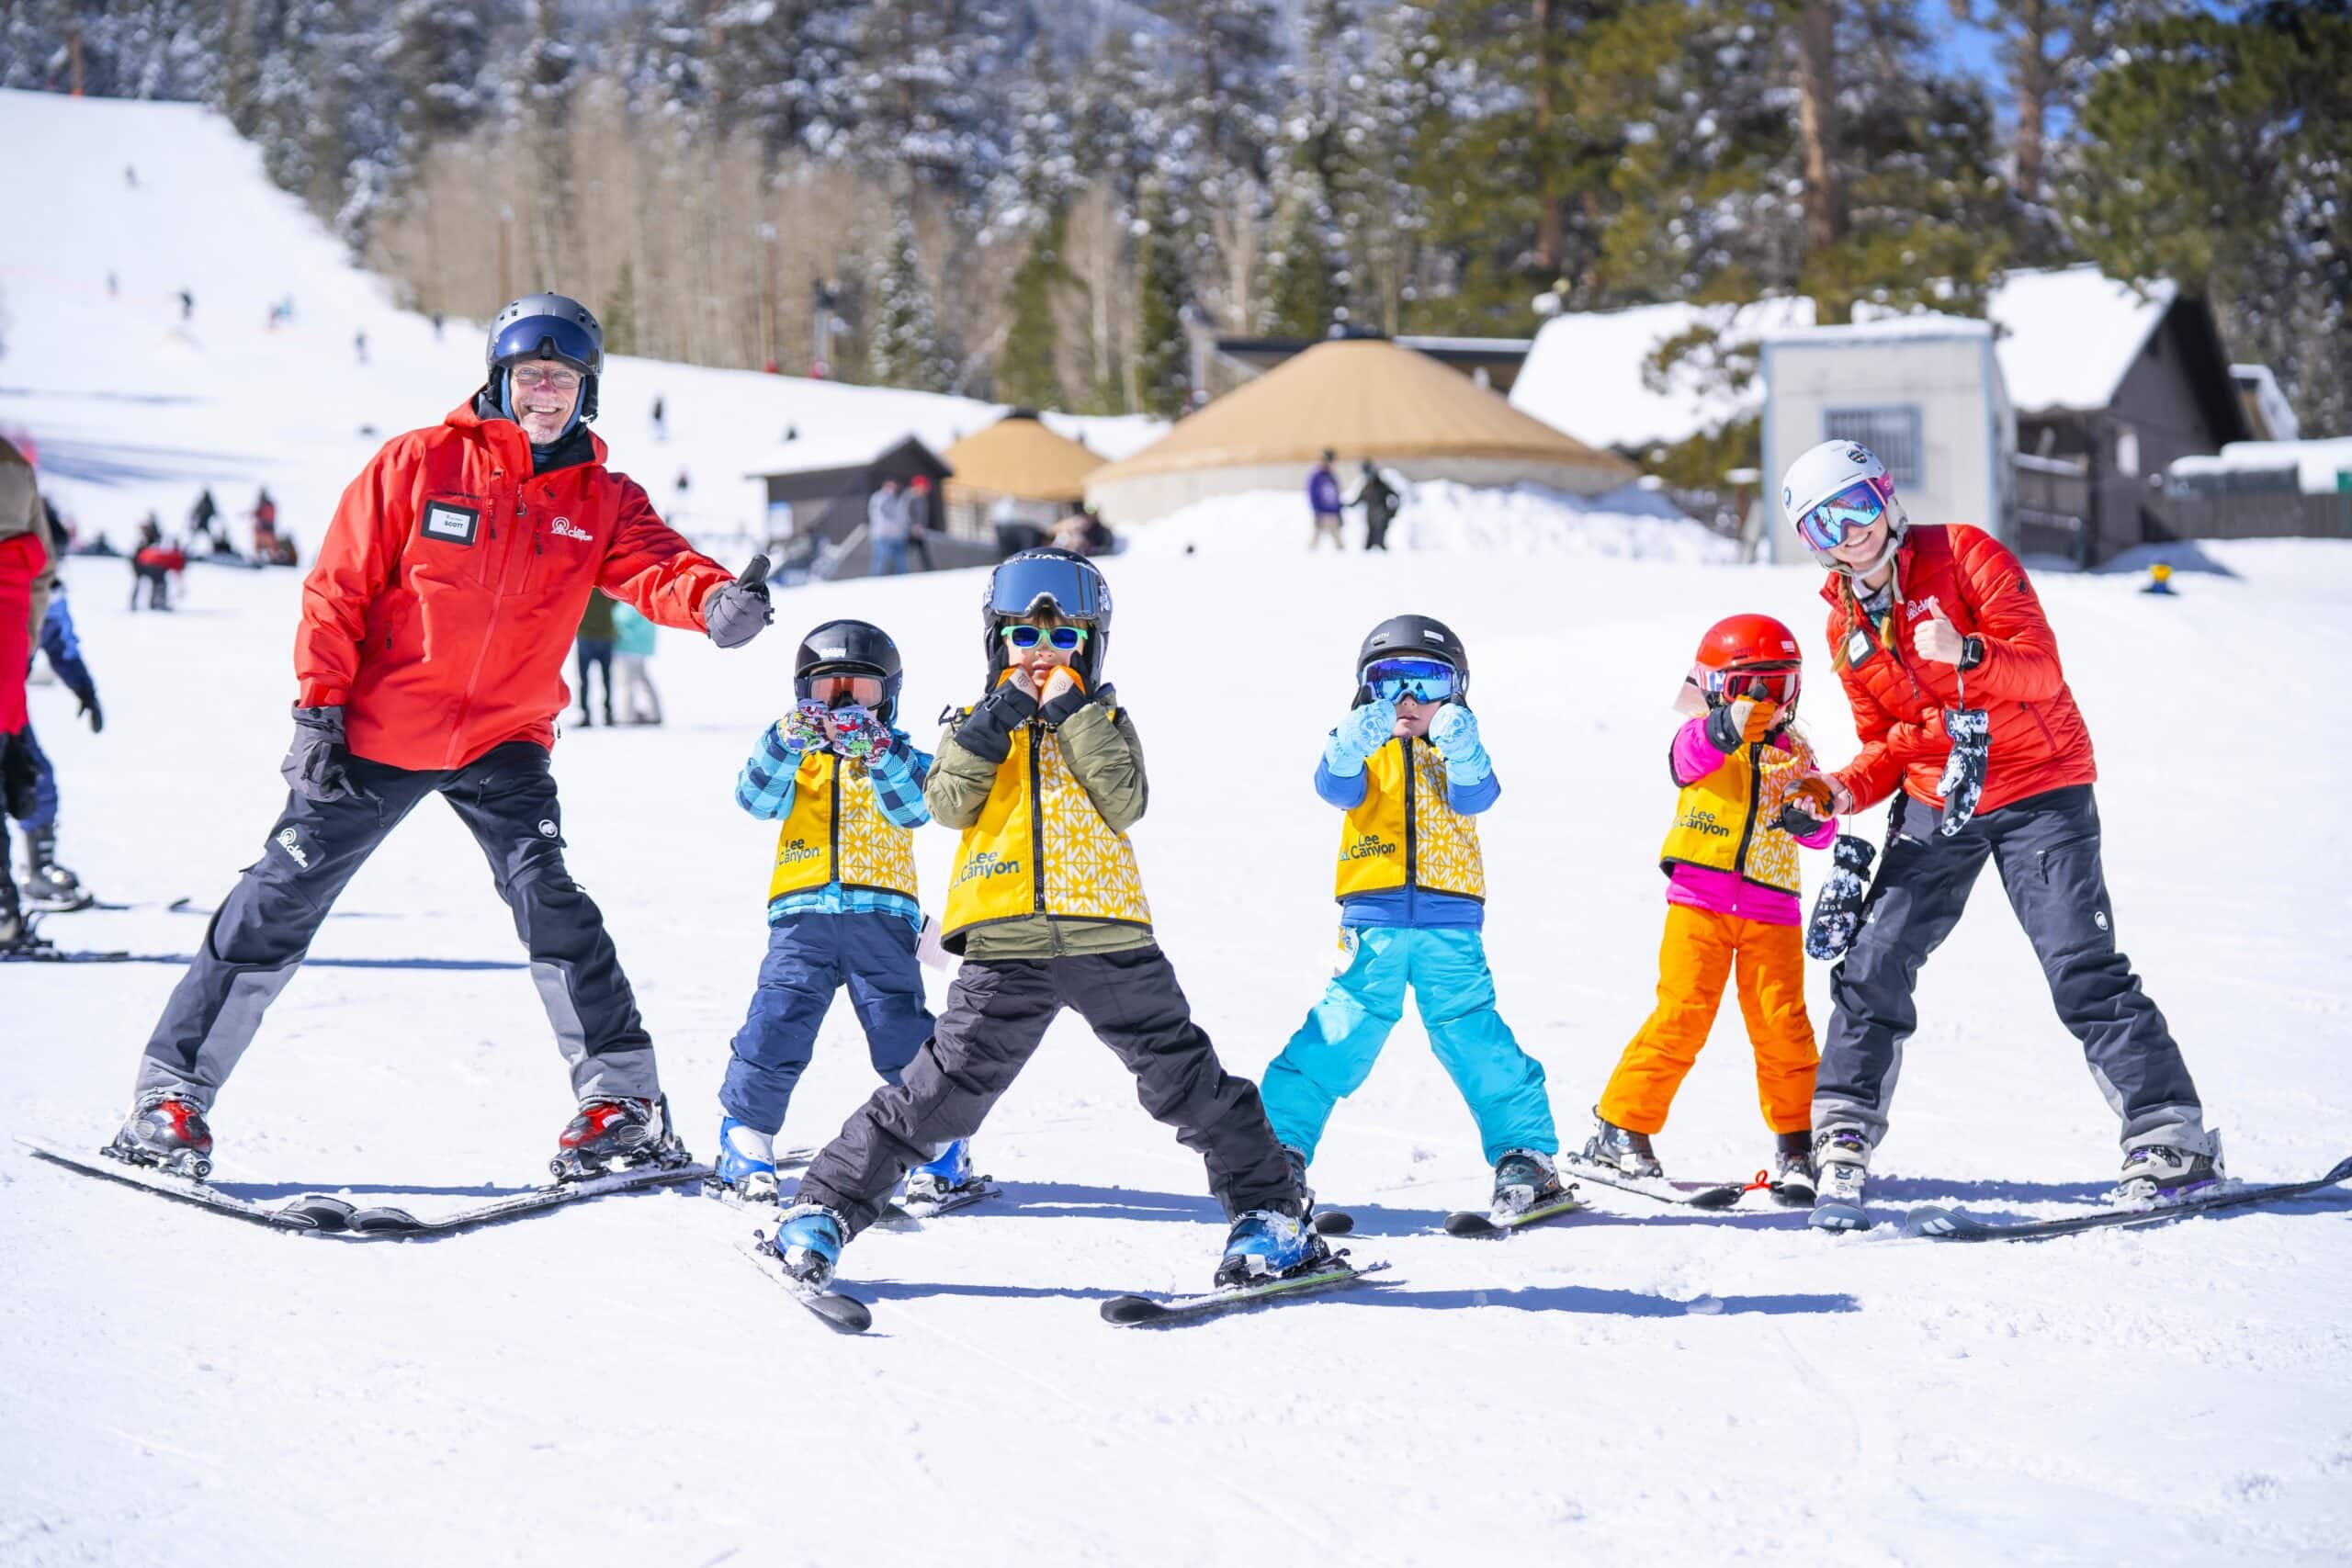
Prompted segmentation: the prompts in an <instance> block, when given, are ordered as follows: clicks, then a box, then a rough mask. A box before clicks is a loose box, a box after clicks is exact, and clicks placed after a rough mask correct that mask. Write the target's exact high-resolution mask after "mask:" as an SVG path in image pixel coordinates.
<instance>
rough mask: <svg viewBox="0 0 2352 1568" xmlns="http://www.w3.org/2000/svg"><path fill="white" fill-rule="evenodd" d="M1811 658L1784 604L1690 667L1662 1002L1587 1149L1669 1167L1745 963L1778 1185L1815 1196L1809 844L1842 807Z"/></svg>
mask: <svg viewBox="0 0 2352 1568" xmlns="http://www.w3.org/2000/svg"><path fill="white" fill-rule="evenodd" d="M1801 663H1802V658H1801V655H1800V654H1799V651H1798V649H1797V639H1796V634H1795V633H1794V632H1792V631H1791V630H1789V628H1788V627H1787V626H1782V625H1781V623H1780V622H1779V621H1776V620H1774V619H1773V618H1772V617H1771V616H1770V615H1733V616H1731V617H1729V618H1728V619H1725V620H1722V621H1718V622H1716V623H1715V624H1714V625H1713V626H1711V627H1709V628H1708V629H1707V635H1706V636H1705V637H1703V638H1702V639H1701V641H1700V643H1699V657H1698V660H1697V662H1696V663H1694V664H1693V665H1692V666H1691V673H1690V675H1689V676H1688V677H1687V678H1686V679H1685V681H1684V683H1683V691H1682V702H1681V704H1680V706H1681V707H1682V709H1683V711H1684V712H1686V713H1689V714H1690V715H1691V717H1690V718H1689V720H1688V721H1687V722H1686V723H1684V725H1683V726H1682V728H1680V729H1679V730H1677V731H1676V732H1675V736H1674V741H1673V744H1672V746H1671V747H1670V748H1669V749H1668V758H1667V761H1668V768H1669V770H1670V771H1671V773H1672V774H1673V778H1674V783H1675V787H1676V788H1677V789H1679V791H1680V792H1681V793H1680V795H1679V797H1678V798H1677V799H1676V801H1675V804H1674V825H1673V826H1672V827H1671V828H1669V829H1668V830H1667V836H1666V845H1665V848H1664V849H1663V850H1662V851H1661V852H1660V853H1659V865H1660V868H1661V869H1663V870H1664V871H1665V873H1666V874H1667V889H1666V905H1667V908H1666V941H1665V944H1664V946H1663V947H1662V948H1661V950H1660V952H1659V954H1658V982H1657V1009H1656V1010H1654V1011H1652V1012H1651V1014H1650V1016H1649V1018H1648V1020H1647V1021H1645V1022H1644V1023H1643V1025H1642V1027H1641V1031H1640V1032H1638V1033H1636V1034H1635V1035H1634V1039H1633V1042H1632V1043H1630V1044H1628V1045H1627V1046H1626V1047H1625V1053H1624V1055H1623V1056H1622V1057H1621V1058H1620V1059H1619V1060H1618V1063H1617V1070H1616V1071H1615V1072H1614V1073H1612V1074H1611V1075H1610V1078H1609V1087H1608V1088H1607V1089H1604V1090H1603V1091H1602V1092H1601V1096H1600V1104H1599V1105H1598V1106H1596V1107H1595V1108H1594V1111H1593V1117H1594V1122H1595V1132H1594V1136H1593V1139H1592V1141H1591V1142H1590V1143H1589V1144H1588V1145H1585V1151H1584V1158H1585V1159H1586V1160H1588V1161H1590V1162H1593V1163H1595V1164H1598V1165H1604V1166H1608V1167H1610V1168H1613V1169H1615V1170H1617V1171H1618V1172H1620V1173H1622V1174H1623V1175H1627V1176H1634V1177H1644V1178H1655V1177H1659V1176H1663V1175H1664V1174H1665V1172H1664V1171H1663V1169H1662V1168H1660V1166H1659V1164H1658V1159H1657V1153H1656V1151H1655V1150H1653V1149H1652V1148H1651V1146H1650V1138H1651V1136H1652V1135H1653V1134H1657V1133H1659V1132H1662V1131H1663V1130H1664V1129H1665V1127H1666V1117H1667V1111H1668V1110H1669V1109H1670V1108H1671V1107H1672V1105H1673V1103H1674V1093H1675V1090H1676V1089H1679V1088H1680V1087H1681V1085H1682V1079H1683V1077H1684V1075H1685V1074H1687V1073H1689V1072H1690V1070H1691V1066H1692V1064H1693V1063H1695V1062H1696V1061H1697V1060H1698V1059H1699V1049H1700V1047H1701V1046H1702V1045H1704V1044H1705V1043H1707V1033H1708V1031H1709V1030H1711V1029H1712V1028H1713V1026H1714V1021H1715V1010H1716V1008H1717V1007H1718V1006H1720V1005H1721V1004H1722V1001H1723V996H1724V985H1725V983H1726V982H1727V981H1729V980H1730V979H1731V978H1732V975H1733V970H1734V967H1735V965H1736V968H1737V972H1738V982H1739V1010H1740V1014H1741V1016H1742V1017H1743V1018H1744V1019H1745V1020H1746V1021H1747V1037H1748V1041H1749V1043H1751V1044H1753V1045H1754V1046H1755V1048H1756V1090H1757V1099H1758V1102H1759V1103H1760V1105H1761V1106H1762V1108H1763V1111H1764V1121H1765V1123H1766V1125H1768V1126H1769V1127H1770V1128H1771V1130H1772V1134H1773V1137H1774V1150H1773V1156H1772V1167H1771V1185H1772V1190H1773V1192H1774V1194H1775V1195H1776V1196H1779V1197H1781V1198H1783V1199H1785V1200H1786V1201H1790V1202H1804V1203H1810V1202H1811V1201H1813V1172H1812V1165H1811V1156H1812V1141H1813V1079H1814V1069H1815V1067H1816V1066H1819V1064H1820V1061H1821V1057H1820V1054H1819V1053H1818V1052H1817V1051H1816V1050H1815V1045H1814V1034H1813V1021H1812V1020H1811V1019H1809V1018H1807V1017H1806V1016H1805V1010H1804V930H1803V918H1802V914H1801V912H1800V910H1799V908H1798V902H1797V894H1798V889H1799V886H1800V884H1799V882H1798V876H1797V850H1798V849H1799V848H1800V847H1803V848H1805V849H1814V850H1817V849H1824V848H1826V847H1827V846H1828V845H1829V844H1830V843H1831V842H1832V841H1833V840H1835V839H1836V837H1837V820H1836V818H1835V815H1834V814H1833V813H1832V811H1831V809H1830V806H1829V802H1828V789H1827V786H1826V784H1825V783H1823V782H1822V781H1821V780H1819V779H1817V778H1816V777H1815V776H1813V775H1814V774H1815V761H1814V757H1813V750H1812V748H1810V747H1808V746H1807V745H1806V744H1805V743H1804V739H1802V738H1801V737H1799V736H1797V735H1796V734H1795V733H1793V732H1792V729H1791V728H1790V721H1791V720H1792V719H1793V718H1794V717H1795V716H1796V711H1797V693H1798V688H1799V684H1800V677H1801V675H1802V670H1801Z"/></svg>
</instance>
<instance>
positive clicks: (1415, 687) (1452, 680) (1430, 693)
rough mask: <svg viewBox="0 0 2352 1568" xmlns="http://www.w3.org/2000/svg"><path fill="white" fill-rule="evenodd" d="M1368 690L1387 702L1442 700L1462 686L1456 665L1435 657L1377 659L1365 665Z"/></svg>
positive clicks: (1365, 683) (1437, 701) (1436, 701)
mask: <svg viewBox="0 0 2352 1568" xmlns="http://www.w3.org/2000/svg"><path fill="white" fill-rule="evenodd" d="M1363 684H1364V690H1366V691H1368V692H1370V693H1371V694H1373V695H1374V696H1375V697H1378V698H1379V699H1380V700H1381V701H1382V702H1384V703H1395V702H1402V701H1403V700H1404V699H1405V698H1407V697H1410V698H1412V699H1413V700H1414V701H1415V702H1417V703H1442V702H1444V701H1445V700H1446V699H1447V698H1449V697H1451V696H1453V694H1454V693H1455V692H1457V691H1459V690H1460V689H1461V678H1460V677H1459V676H1457V675H1456V674H1455V673H1454V671H1453V665H1451V664H1447V663H1445V662H1443V661H1442V660H1435V659H1377V660H1374V661H1373V662H1371V663H1370V664H1367V665H1365V666H1364V667H1363Z"/></svg>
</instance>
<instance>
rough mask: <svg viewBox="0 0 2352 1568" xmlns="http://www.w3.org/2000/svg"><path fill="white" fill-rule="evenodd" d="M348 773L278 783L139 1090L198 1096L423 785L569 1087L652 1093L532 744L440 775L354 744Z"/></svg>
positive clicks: (605, 942)
mask: <svg viewBox="0 0 2352 1568" xmlns="http://www.w3.org/2000/svg"><path fill="white" fill-rule="evenodd" d="M350 775H351V782H352V783H353V784H355V785H356V786H357V788H358V789H359V791H360V792H361V793H360V794H359V795H358V796H357V797H356V798H355V799H350V800H342V801H337V802H335V803H334V804H333V805H331V806H322V805H320V804H319V803H318V802H316V801H312V800H306V799H304V798H303V797H302V796H300V795H290V794H289V795H288V796H287V797H286V809H285V812H284V813H283V814H282V815H281V816H280V817H279V818H278V819H277V825H276V826H274V827H273V828H271V829H270V830H269V841H268V843H267V844H266V845H265V846H264V848H263V850H262V857H261V859H259V860H258V861H255V862H254V863H253V864H252V865H250V866H248V867H246V868H245V874H244V877H243V880H241V881H240V882H239V883H238V884H237V886H235V887H234V888H232V890H231V891H230V894H229V897H227V898H226V899H224V900H223V901H222V903H221V905H220V910H219V912H217V913H216V914H214V916H213V917H212V923H211V924H210V925H209V927H207V928H206V930H205V932H204V945H203V946H202V947H201V948H200V949H199V950H198V953H197V955H196V962H195V963H193V964H189V965H188V969H187V974H186V975H183V976H181V977H180V983H179V985H178V986H176V987H174V989H173V991H172V997H171V1000H170V1001H168V1002H166V1003H165V1004H164V1016H163V1018H162V1020H161V1021H158V1022H157V1023H156V1025H155V1032H154V1035H153V1038H152V1039H150V1040H149V1041H148V1042H147V1053H146V1055H145V1056H144V1057H142V1058H141V1061H140V1064H139V1092H140V1093H141V1094H144V1093H146V1092H148V1091H149V1090H153V1089H173V1090H176V1091H178V1092H181V1093H184V1094H186V1095H187V1097H188V1098H190V1099H192V1100H196V1101H197V1102H198V1104H200V1105H204V1106H208V1107H209V1105H210V1104H211V1103H212V1098H213V1096H214V1095H215V1094H216V1093H218V1092H219V1091H220V1086H221V1085H222V1084H224V1083H226V1082H227V1081H228V1078H229V1074H230V1073H231V1072H232V1071H233V1070H234V1069H235V1067H236V1065H237V1058H238V1057H239V1056H241V1055H243V1054H244V1050H245V1047H246V1046H247V1045H249V1044H251V1043H253V1038H254V1032H255V1031H256V1030H258V1029H259V1028H260V1027H261V1020H262V1014H263V1013H264V1012H265V1011H266V1010H267V1009H268V1007H269V1004H270V1003H271V1002H272V1001H274V1000H276V999H277V993H278V992H280V991H282V990H284V989H285V988H286V983H287V982H288V980H290V979H292V978H293V977H294V971H295V970H296V969H298V968H300V966H301V963H302V959H303V957H304V955H305V954H307V953H309V952H310V949H311V938H312V937H313V936H315V935H317V934H318V930H319V923H320V922H321V921H322V920H323V919H326V917H327V911H328V910H329V909H331V908H334V901H335V898H336V897H337V896H338V895H340V894H341V893H342V892H343V890H344V887H345V885H346V884H348V883H349V882H350V881H351V878H352V876H353V875H354V874H356V872H357V871H358V870H359V868H360V867H361V866H362V865H364V864H365V863H367V861H368V856H369V855H371V854H374V853H375V852H376V848H377V846H378V845H379V844H381V843H382V842H383V841H384V840H385V839H386V838H387V837H389V836H390V833H391V831H392V829H394V828H397V827H399V826H400V824H401V819H402V818H406V817H407V816H408V814H409V813H410V812H411V811H412V810H413V809H415V807H417V805H418V804H419V803H420V802H422V801H423V800H424V798H425V797H426V796H427V795H434V794H436V793H437V794H438V795H440V796H441V797H442V798H443V799H445V800H447V802H448V803H449V806H450V808H451V809H452V810H454V811H456V812H457V814H458V818H459V819H460V820H462V821H463V822H464V823H465V825H466V826H467V827H468V828H469V829H472V830H473V835H474V840H475V841H476V842H477V843H479V844H481V849H482V853H483V854H484V855H486V856H487V857H488V858H489V860H490V874H491V878H492V881H493V882H495V883H496V884H497V886H498V893H499V897H502V898H503V899H505V900H506V903H507V906H508V907H509V908H511V909H513V911H514V914H515V935H517V936H519V937H521V938H522V939H523V944H524V946H525V947H526V948H527V949H528V950H529V951H530V955H531V978H532V979H533V980H534V981H535V982H536V983H537V986H538V989H539V998H540V999H541V1001H542V1002H544V1003H545V1004H546V1006H547V1010H548V1022H550V1023H551V1024H553V1025H554V1026H555V1035H556V1043H557V1045H558V1046H559V1047H560V1049H561V1051H562V1052H563V1057H564V1060H565V1061H566V1062H567V1063H568V1064H570V1066H571V1087H572V1089H573V1091H574V1092H575V1093H576V1094H577V1095H578V1096H579V1097H580V1098H581V1099H582V1100H588V1099H592V1098H594V1097H597V1096H625V1097H629V1098H634V1099H644V1100H651V1099H655V1098H658V1097H659V1096H660V1094H661V1092H662V1090H661V1086H660V1084H659V1083H658V1082H657V1080H656V1078H655V1076H654V1067H653V1042H652V1040H651V1039H650V1038H649V1037H648V1036H647V1034H646V1032H645V1025H644V1023H643V1021H640V1020H639V1017H638V1012H637V1000H636V998H635V997H634V996H633V995H632V994H631V993H630V991H629V986H628V976H625V975H623V974H622V973H621V965H620V955H619V954H618V953H616V952H615V951H614V950H613V942H612V938H611V937H609V936H607V935H606V934H605V917H604V915H603V913H602V912H601V911H599V910H598V909H597V908H596V905H595V902H594V900H593V899H591V898H590V897H588V895H587V893H586V892H585V891H584V890H583V889H582V887H581V886H580V885H579V884H578V883H576V882H574V881H572V880H571V874H569V873H567V872H566V871H565V870H564V865H563V833H562V820H563V818H562V813H561V809H560V807H558V805H557V804H556V795H555V776H554V774H553V773H549V772H548V752H547V749H546V748H545V747H543V746H536V745H533V744H532V743H531V742H529V741H527V740H510V741H508V742H507V743H506V744H504V745H503V746H498V747H493V748H492V750H490V751H488V752H487V753H485V754H484V755H482V756H481V757H479V758H477V759H476V760H475V761H472V762H470V763H469V764H467V765H466V766H465V767H462V768H458V769H454V770H451V771H449V772H446V773H445V772H431V771H424V772H419V771H413V770H410V769H406V768H395V767H391V766H389V765H387V764H385V763H382V762H371V761H368V760H366V759H365V758H360V757H354V758H352V759H351V764H350Z"/></svg>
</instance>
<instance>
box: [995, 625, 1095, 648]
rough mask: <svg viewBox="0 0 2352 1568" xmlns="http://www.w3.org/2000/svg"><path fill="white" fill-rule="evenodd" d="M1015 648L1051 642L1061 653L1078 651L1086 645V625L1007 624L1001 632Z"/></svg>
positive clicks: (1032, 646)
mask: <svg viewBox="0 0 2352 1568" xmlns="http://www.w3.org/2000/svg"><path fill="white" fill-rule="evenodd" d="M1001 636H1002V637H1003V638H1004V640H1005V641H1007V642H1009V643H1011V644H1012V646H1013V647H1015V648H1035V647H1036V646H1037V645H1038V644H1039V643H1041V642H1043V643H1049V644H1051V645H1052V646H1053V648H1054V649H1056V650H1057V652H1061V653H1076V652H1077V651H1078V650H1079V649H1081V648H1083V647H1085V646H1086V628H1085V627H1084V626H1007V627H1005V628H1004V630H1003V632H1002V633H1001Z"/></svg>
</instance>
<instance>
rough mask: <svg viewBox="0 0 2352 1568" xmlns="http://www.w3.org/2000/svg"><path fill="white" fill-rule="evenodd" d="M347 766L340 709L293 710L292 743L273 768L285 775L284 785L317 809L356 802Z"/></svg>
mask: <svg viewBox="0 0 2352 1568" xmlns="http://www.w3.org/2000/svg"><path fill="white" fill-rule="evenodd" d="M350 764H351V751H350V750H349V748H348V747H347V746H345V742H344V739H343V709H342V707H341V706H340V705H337V706H334V707H315V708H306V707H297V708H296V709H295V710H294V744H293V745H292V746H290V747H288V749H287V752H286V761H283V762H281V763H279V764H278V767H277V771H278V772H279V773H283V774H285V775H286V784H287V786H288V788H290V789H291V790H293V792H294V793H295V794H296V795H300V796H301V797H302V798H303V799H304V800H309V801H314V802H316V803H317V804H319V805H321V806H333V805H334V803H335V802H337V801H341V800H356V799H358V798H359V789H358V786H357V785H356V784H353V783H352V782H351V773H350Z"/></svg>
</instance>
